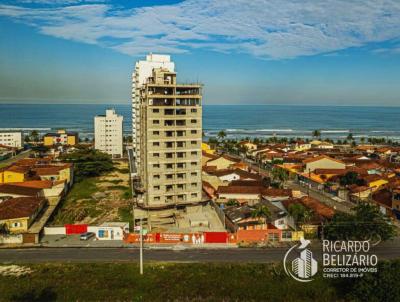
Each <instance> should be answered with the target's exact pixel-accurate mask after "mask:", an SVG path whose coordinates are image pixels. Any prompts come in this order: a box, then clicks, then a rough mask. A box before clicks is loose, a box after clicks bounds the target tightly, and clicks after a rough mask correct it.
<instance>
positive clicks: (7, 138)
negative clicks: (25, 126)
mask: <svg viewBox="0 0 400 302" xmlns="http://www.w3.org/2000/svg"><path fill="white" fill-rule="evenodd" d="M0 145H4V146H8V147H13V148H18V149H20V148H22V147H23V137H22V132H21V131H0Z"/></svg>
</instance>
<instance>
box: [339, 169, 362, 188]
mask: <svg viewBox="0 0 400 302" xmlns="http://www.w3.org/2000/svg"><path fill="white" fill-rule="evenodd" d="M339 183H340V185H341V186H349V185H354V184H356V185H359V186H362V185H364V184H365V183H364V181H363V180H362V179H359V178H358V173H357V172H353V171H350V172H347V173H346V174H345V175H343V176H342V177H340V180H339Z"/></svg>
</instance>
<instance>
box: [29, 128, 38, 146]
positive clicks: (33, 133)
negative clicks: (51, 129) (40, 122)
mask: <svg viewBox="0 0 400 302" xmlns="http://www.w3.org/2000/svg"><path fill="white" fill-rule="evenodd" d="M30 136H31V140H32V141H34V142H35V143H37V142H38V141H39V132H37V131H36V130H33V131H31V135H30Z"/></svg>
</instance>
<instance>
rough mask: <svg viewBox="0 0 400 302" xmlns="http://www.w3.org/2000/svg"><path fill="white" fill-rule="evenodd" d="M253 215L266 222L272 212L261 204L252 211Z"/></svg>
mask: <svg viewBox="0 0 400 302" xmlns="http://www.w3.org/2000/svg"><path fill="white" fill-rule="evenodd" d="M251 217H253V218H257V219H258V220H259V221H260V220H263V222H264V223H266V221H267V218H269V217H271V212H270V211H269V209H268V208H267V207H266V206H263V205H259V206H257V207H256V208H254V209H253V211H252V212H251Z"/></svg>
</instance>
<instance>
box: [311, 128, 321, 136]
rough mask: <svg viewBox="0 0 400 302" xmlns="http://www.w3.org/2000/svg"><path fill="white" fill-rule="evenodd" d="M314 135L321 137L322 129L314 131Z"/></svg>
mask: <svg viewBox="0 0 400 302" xmlns="http://www.w3.org/2000/svg"><path fill="white" fill-rule="evenodd" d="M312 136H313V137H315V138H321V131H320V130H314V131H313V133H312Z"/></svg>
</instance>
